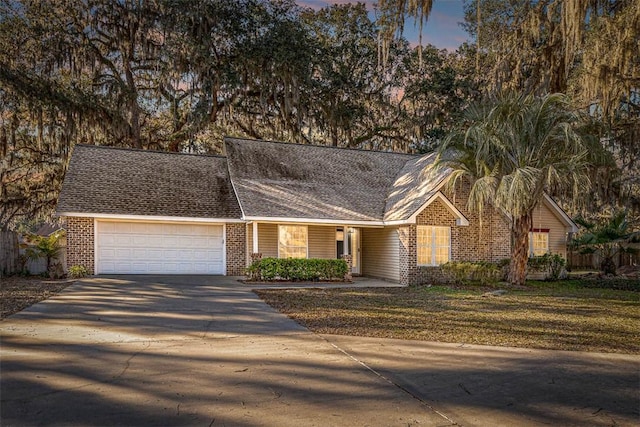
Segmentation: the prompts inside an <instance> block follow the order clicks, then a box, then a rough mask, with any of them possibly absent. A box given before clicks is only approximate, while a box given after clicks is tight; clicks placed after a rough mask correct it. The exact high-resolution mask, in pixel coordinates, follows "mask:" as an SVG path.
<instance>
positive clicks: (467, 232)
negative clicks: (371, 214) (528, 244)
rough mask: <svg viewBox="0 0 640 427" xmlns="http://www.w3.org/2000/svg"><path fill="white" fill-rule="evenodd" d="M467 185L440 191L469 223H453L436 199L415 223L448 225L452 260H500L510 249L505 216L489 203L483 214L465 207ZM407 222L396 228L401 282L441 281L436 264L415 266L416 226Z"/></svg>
mask: <svg viewBox="0 0 640 427" xmlns="http://www.w3.org/2000/svg"><path fill="white" fill-rule="evenodd" d="M469 190H470V185H469V183H468V182H466V181H465V182H462V183H459V184H457V185H456V187H455V188H454V189H445V190H444V191H443V194H445V196H446V197H447V198H448V199H449V201H451V202H452V203H453V205H454V206H455V207H456V208H457V209H458V210H459V211H460V212H461V213H462V214H463V215H464V216H465V217H466V218H467V219H468V220H469V225H468V226H458V225H456V219H455V217H454V216H453V214H452V213H451V212H449V210H448V209H447V208H446V206H445V205H444V204H443V203H442V202H441V201H439V200H436V201H434V202H433V203H431V204H430V205H429V206H427V207H426V208H425V209H424V210H423V211H422V212H420V213H419V214H418V216H417V217H416V225H435V226H445V227H451V260H452V261H493V262H496V261H499V260H501V259H504V258H509V256H510V251H511V244H510V241H511V237H510V226H509V222H508V219H507V218H506V217H505V216H504V215H502V214H500V213H499V212H498V211H497V210H496V209H494V208H493V207H492V206H490V205H488V206H486V207H485V210H484V212H483V214H482V215H480V214H478V213H475V212H470V211H469V210H468V209H467V205H466V203H467V199H468V197H469ZM416 225H407V226H402V227H399V228H398V236H399V244H400V283H402V284H406V285H420V284H426V283H433V282H444V281H445V280H446V279H445V277H444V275H443V274H442V270H441V269H440V268H439V267H421V266H418V265H417V257H418V255H417V247H416V245H417V231H416V230H417V228H416Z"/></svg>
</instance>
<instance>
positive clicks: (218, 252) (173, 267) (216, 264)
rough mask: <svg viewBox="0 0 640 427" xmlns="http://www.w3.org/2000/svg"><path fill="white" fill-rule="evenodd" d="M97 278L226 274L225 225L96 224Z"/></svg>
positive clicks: (119, 222) (110, 222) (114, 222)
mask: <svg viewBox="0 0 640 427" xmlns="http://www.w3.org/2000/svg"><path fill="white" fill-rule="evenodd" d="M95 232H96V235H95V238H96V241H95V244H96V274H225V250H224V247H225V245H224V235H225V231H224V225H217V224H183V223H162V222H121V221H96V230H95Z"/></svg>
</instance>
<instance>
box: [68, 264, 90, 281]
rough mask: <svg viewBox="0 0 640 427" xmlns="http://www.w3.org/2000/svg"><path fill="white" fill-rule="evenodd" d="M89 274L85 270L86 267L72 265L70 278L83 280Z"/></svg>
mask: <svg viewBox="0 0 640 427" xmlns="http://www.w3.org/2000/svg"><path fill="white" fill-rule="evenodd" d="M88 275H89V272H88V271H87V269H86V268H85V266H84V265H72V266H71V267H69V276H71V277H72V278H73V279H82V278H83V277H87V276H88Z"/></svg>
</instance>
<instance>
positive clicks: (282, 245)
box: [278, 225, 307, 258]
mask: <svg viewBox="0 0 640 427" xmlns="http://www.w3.org/2000/svg"><path fill="white" fill-rule="evenodd" d="M306 257H307V226H306V225H280V226H278V258H306Z"/></svg>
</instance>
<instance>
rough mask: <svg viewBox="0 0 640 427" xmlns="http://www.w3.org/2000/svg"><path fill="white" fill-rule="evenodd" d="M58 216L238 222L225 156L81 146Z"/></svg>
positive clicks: (59, 202) (239, 214)
mask: <svg viewBox="0 0 640 427" xmlns="http://www.w3.org/2000/svg"><path fill="white" fill-rule="evenodd" d="M57 212H58V213H59V214H63V213H101V214H121V215H151V216H177V217H194V218H240V217H241V216H242V214H241V211H240V207H239V205H238V201H237V199H236V197H235V194H234V192H233V189H232V186H231V183H230V180H229V174H228V169H227V160H226V159H225V158H224V157H214V156H196V155H188V154H176V153H162V152H153V151H143V150H130V149H116V148H105V147H95V146H85V145H77V146H76V147H75V148H74V152H73V155H72V157H71V162H70V164H69V169H68V171H67V174H66V176H65V181H64V185H63V187H62V191H61V193H60V197H59V200H58V207H57Z"/></svg>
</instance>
